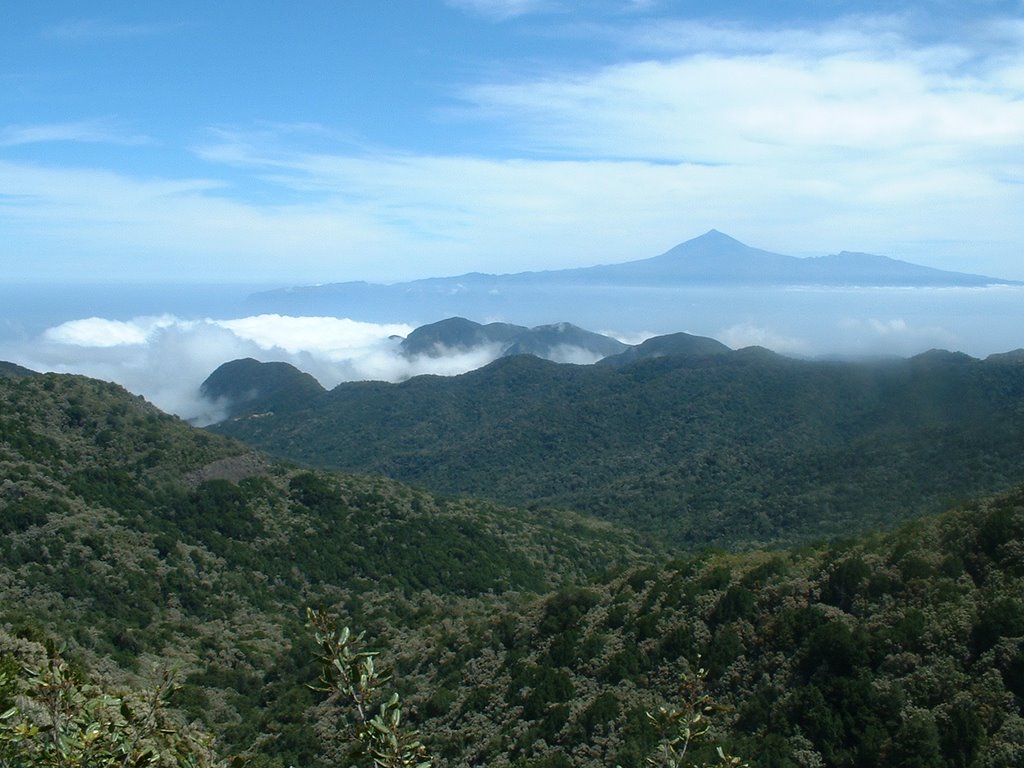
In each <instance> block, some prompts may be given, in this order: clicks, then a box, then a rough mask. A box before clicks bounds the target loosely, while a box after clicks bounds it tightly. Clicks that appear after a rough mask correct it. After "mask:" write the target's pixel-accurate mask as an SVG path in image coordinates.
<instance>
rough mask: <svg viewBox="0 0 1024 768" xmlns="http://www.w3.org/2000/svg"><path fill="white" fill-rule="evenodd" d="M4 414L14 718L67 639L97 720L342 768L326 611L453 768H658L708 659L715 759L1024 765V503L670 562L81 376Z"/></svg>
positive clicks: (4, 664)
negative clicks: (100, 708) (173, 679)
mask: <svg viewBox="0 0 1024 768" xmlns="http://www.w3.org/2000/svg"><path fill="white" fill-rule="evenodd" d="M947 364H949V365H954V364H959V363H957V362H956V361H947ZM962 405H963V407H965V408H971V407H972V405H971V401H970V400H969V399H967V400H965V401H964V402H963V404H962ZM0 419H2V421H0V478H2V479H0V482H2V485H0V524H2V525H3V534H4V535H3V537H2V538H0V715H2V714H4V712H3V710H4V709H5V704H10V702H11V701H12V700H13V697H15V696H16V695H18V690H19V686H20V687H21V690H22V692H23V693H24V691H26V690H28V691H29V692H31V690H30V688H31V685H33V684H34V683H33V682H32V679H38V675H37V676H36V678H31V676H30V679H24V678H19V677H18V674H17V673H18V668H19V665H20V663H21V662H22V661H24V659H25V657H26V656H28V657H31V658H33V659H35V664H36V667H37V669H38V668H40V667H41V666H42V659H44V658H45V655H46V652H45V651H44V650H42V646H40V645H39V643H40V642H41V643H43V644H44V645H45V644H46V643H49V644H50V646H51V649H52V648H53V646H54V645H55V644H57V645H59V644H66V646H67V651H66V657H67V658H68V659H69V660H70V669H71V671H72V673H73V674H74V675H78V676H79V677H76V678H74V679H75V680H78V679H81V678H84V676H85V672H82V671H81V670H89V675H91V677H92V678H93V680H94V681H95V685H96V687H95V689H93V688H84V687H82V686H84V685H85V684H84V683H83V684H81V685H79V684H78V683H76V685H79V688H78V689H79V690H84V691H86V694H88V695H90V696H91V695H93V694H92V693H91V691H96V692H99V691H105V690H111V691H121V690H123V689H124V688H128V689H131V690H147V689H150V690H152V689H153V688H154V687H156V688H159V687H160V686H161V685H162V683H161V681H162V680H164V679H165V678H164V674H163V671H164V670H168V669H170V670H172V671H173V672H174V673H175V674H176V675H177V679H178V682H179V686H178V687H176V688H173V689H171V688H168V689H167V694H168V698H169V702H168V703H169V705H170V706H171V707H172V711H168V712H166V713H165V714H164V715H162V716H161V717H162V718H166V719H162V720H161V722H162V723H167V724H170V725H172V726H173V727H174V728H175V729H177V730H175V733H180V734H181V735H182V738H186V737H187V740H186V743H187V744H189V745H191V744H196V743H198V744H201V743H202V741H201V739H198V736H197V739H193V738H192V735H191V734H195V735H198V734H201V732H202V731H209V732H210V733H213V734H214V735H216V737H217V738H218V740H219V741H218V746H217V750H218V751H219V753H220V754H221V755H227V754H232V753H237V752H244V753H245V754H246V755H247V756H248V757H249V758H250V762H251V764H253V765H254V766H257V767H260V768H264V767H267V768H269V767H274V768H284V766H288V765H295V766H300V767H301V768H316V766H326V765H337V764H343V762H344V758H345V757H346V756H347V755H349V754H350V742H349V741H348V737H347V735H346V734H347V729H346V727H345V723H344V722H343V721H340V720H339V717H338V712H337V709H336V708H335V705H336V701H335V700H334V699H331V698H328V699H327V700H323V699H322V698H321V695H320V694H318V693H317V692H315V691H313V690H311V688H310V685H311V684H312V685H315V681H316V680H317V677H318V675H319V674H320V668H319V665H318V663H317V661H316V656H317V649H316V646H315V644H314V642H313V638H312V635H311V633H310V631H309V629H308V628H307V627H306V626H305V621H306V616H305V610H304V609H305V606H307V605H312V606H324V607H326V608H328V609H329V610H330V611H332V612H335V613H338V614H341V615H342V616H344V621H345V622H346V623H352V624H354V625H355V626H358V627H360V628H363V629H366V630H367V633H368V642H369V643H371V644H372V646H373V647H375V648H378V649H380V650H381V652H382V653H381V662H382V663H383V664H385V665H387V666H389V667H391V668H392V669H393V670H394V680H393V683H392V684H393V685H394V686H395V687H396V688H397V689H398V691H399V692H400V694H401V698H402V701H403V705H404V713H405V715H406V716H407V717H408V718H410V719H411V720H412V721H414V722H415V723H416V727H417V728H419V730H420V736H419V738H420V739H421V740H422V742H423V744H424V746H425V748H426V749H427V750H428V751H429V753H430V754H431V755H432V756H433V757H434V760H435V763H436V764H437V765H438V766H456V765H471V764H472V765H483V764H487V765H496V766H501V765H508V766H523V767H524V768H525V767H526V766H546V767H561V766H595V767H596V766H607V765H614V764H616V763H618V764H620V765H622V766H624V768H631V767H632V766H639V765H642V764H643V761H644V758H645V756H647V755H649V754H650V753H651V750H652V749H653V747H654V746H655V744H656V743H657V740H658V738H659V732H658V729H657V722H656V720H652V719H651V718H649V717H648V716H647V714H646V713H648V712H655V711H657V709H658V707H659V706H660V705H661V704H663V703H665V702H670V701H677V700H679V698H680V693H679V683H680V679H681V677H683V676H684V675H686V674H687V673H689V677H688V679H690V680H692V679H694V676H695V674H696V669H695V668H694V665H695V664H697V663H698V662H697V659H698V658H700V659H701V661H700V664H702V665H703V666H704V667H706V668H707V670H708V673H709V676H708V681H709V685H710V692H711V694H713V696H714V698H715V699H716V700H718V701H719V702H722V703H723V704H724V705H725V709H724V710H722V711H720V712H718V714H717V716H716V718H715V722H716V724H717V727H716V730H715V732H714V733H713V734H712V735H714V736H715V737H716V738H717V739H721V740H722V741H723V742H724V745H725V747H726V748H727V750H728V751H730V752H733V753H736V754H741V755H743V756H744V757H745V758H748V759H749V760H750V763H751V765H752V766H754V767H755V768H769V767H770V768H808V767H810V766H851V767H852V766H877V767H878V768H912V767H913V768H917V767H919V766H926V767H928V768H931V767H933V766H934V767H936V768H1003V767H1004V766H1014V765H1021V764H1024V710H1022V707H1024V597H1022V595H1024V487H1018V488H1016V489H1013V490H1010V491H1008V492H1006V493H1004V494H1003V495H1001V496H997V497H994V498H989V499H984V500H981V501H977V502H970V503H964V504H962V505H960V506H958V507H957V508H955V509H952V510H950V511H948V512H946V513H945V514H943V515H941V516H937V517H928V518H923V519H919V520H917V521H914V522H911V523H908V524H906V525H905V526H904V527H902V528H899V529H897V530H895V531H892V532H889V533H880V534H875V535H873V536H869V537H862V538H857V539H846V540H834V541H832V542H831V543H827V544H818V545H813V546H810V545H808V546H804V547H803V548H799V549H793V550H789V551H760V550H754V551H748V552H704V553H700V554H691V553H685V554H682V555H681V556H678V557H675V558H674V559H667V558H665V557H663V556H658V555H657V554H656V553H647V554H643V553H641V552H638V550H637V548H636V546H635V545H633V544H631V543H629V540H628V537H625V535H624V534H623V533H622V532H621V531H618V530H616V529H613V528H611V527H609V526H606V525H595V524H588V523H586V522H585V521H584V520H583V519H582V518H578V517H576V516H573V515H570V514H566V513H555V512H552V511H547V510H545V511H543V512H541V511H535V512H533V513H527V512H523V511H517V510H515V509H511V508H504V507H497V506H495V505H493V504H489V503H478V502H470V501H466V500H442V499H438V498H436V497H432V496H430V495H428V494H426V493H422V492H419V491H413V490H410V489H408V488H406V487H404V486H401V485H398V484H396V483H394V482H391V481H386V480H380V479H370V478H359V477H353V476H348V475H341V474H330V473H325V472H319V471H308V470H303V469H300V468H297V467H292V466H287V465H281V464H275V463H272V462H270V461H268V460H266V459H264V458H262V457H261V456H260V455H258V454H254V453H252V452H251V451H250V450H249V449H248V448H246V447H245V446H244V445H242V444H239V443H236V442H232V441H229V440H226V439H223V438H220V437H217V436H215V435H210V434H208V433H206V432H202V431H198V430H195V429H192V428H190V427H188V426H187V425H185V424H183V423H182V422H180V421H178V420H176V419H174V418H171V417H168V416H165V415H163V414H161V413H160V412H158V411H157V410H155V409H154V408H152V407H151V406H149V405H148V404H146V403H145V402H143V401H142V400H140V399H138V398H134V397H132V396H131V395H129V394H128V393H126V392H124V391H123V390H121V389H120V388H118V387H115V386H113V385H109V384H103V383H100V382H95V381H90V380H87V379H82V378H80V377H70V376H53V375H46V376H35V377H24V378H3V377H0ZM50 653H51V655H52V653H53V651H52V650H51V651H50ZM50 668H51V669H52V668H53V667H52V665H51V667H50ZM74 670H80V671H78V672H75V671H74ZM12 681H14V682H12ZM97 695H99V694H98V693H97ZM117 696H118V697H119V700H124V701H126V702H129V705H131V702H134V701H145V697H144V696H143V695H142V694H133V693H127V694H122V693H117ZM115 709H116V708H115ZM126 711H129V712H130V711H131V710H126ZM122 716H123V715H122ZM110 717H112V718H116V717H117V711H114V712H113V713H112V714H111V715H110ZM5 722H7V721H5ZM185 723H191V725H189V726H186V725H185ZM4 733H5V731H4V727H3V726H0V759H3V752H2V749H3V748H4V741H3V738H2V737H3V736H4ZM153 735H154V733H151V734H150V736H153ZM147 738H148V736H147ZM140 743H142V742H140ZM118 744H119V743H115V744H114V747H116V748H120V747H119V746H118ZM114 747H112V748H114ZM142 756H143V757H144V754H143V755H142ZM200 756H201V757H203V759H204V760H206V759H212V757H211V756H209V755H206V753H202V752H201V753H200ZM692 758H693V759H695V760H705V759H707V760H713V759H714V755H713V754H710V753H706V752H703V753H702V752H701V751H700V750H699V749H697V750H696V751H694V752H693V753H692ZM140 764H141V763H140Z"/></svg>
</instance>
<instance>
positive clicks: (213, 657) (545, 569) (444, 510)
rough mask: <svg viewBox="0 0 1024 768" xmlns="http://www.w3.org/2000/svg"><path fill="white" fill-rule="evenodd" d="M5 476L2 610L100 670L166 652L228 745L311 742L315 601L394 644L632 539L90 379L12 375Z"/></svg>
mask: <svg viewBox="0 0 1024 768" xmlns="http://www.w3.org/2000/svg"><path fill="white" fill-rule="evenodd" d="M0 478H2V479H0V533H2V534H3V536H2V537H0V623H3V624H6V625H8V626H9V627H11V628H13V630H14V631H15V632H16V633H18V634H20V635H21V636H24V637H27V638H38V639H42V638H46V637H49V638H55V639H58V640H60V641H62V642H67V643H69V644H70V645H71V647H73V648H74V650H75V653H76V654H77V655H78V657H80V658H81V659H83V660H84V661H85V662H86V663H87V664H88V665H89V666H95V667H98V668H101V669H107V668H109V666H110V664H111V663H114V664H116V665H117V666H119V667H121V668H122V670H125V671H127V672H129V673H131V674H132V675H141V676H143V677H145V676H146V675H147V674H149V673H151V672H152V670H151V667H152V665H153V664H154V663H159V664H169V665H172V666H174V667H176V668H177V669H178V670H179V672H180V674H181V675H183V677H184V681H185V685H184V686H183V687H182V688H181V690H180V691H179V692H178V693H177V694H176V696H177V699H176V701H177V703H178V704H179V705H180V706H181V707H183V708H184V709H185V711H186V712H188V713H190V714H191V715H192V716H194V717H199V718H200V719H201V720H202V721H203V722H204V723H205V724H206V726H208V727H210V728H212V729H214V730H216V731H218V732H219V733H220V735H221V736H222V737H224V738H225V739H226V742H227V744H228V745H231V746H234V747H241V746H243V745H248V744H249V743H250V742H252V741H253V740H254V739H255V738H256V737H257V736H258V735H259V734H260V733H261V732H262V733H268V732H273V733H275V734H277V741H276V742H275V752H280V753H282V754H284V755H288V756H289V759H294V761H296V762H297V763H301V762H307V763H308V760H309V758H310V756H311V755H312V753H313V750H312V748H311V747H310V746H309V744H310V742H309V739H311V738H312V735H311V734H310V735H308V736H307V735H306V734H305V731H304V728H303V727H301V726H299V725H298V724H296V723H295V722H293V720H291V719H290V718H295V717H297V716H299V715H301V712H302V710H303V709H304V707H305V706H307V705H309V704H310V703H311V701H312V700H311V697H310V695H309V693H308V692H304V691H303V689H302V686H301V684H300V683H299V682H297V681H299V680H301V679H302V676H303V675H306V676H308V675H309V674H310V670H309V668H310V664H311V662H310V660H309V658H308V656H309V654H308V650H309V648H308V646H309V643H308V642H306V643H305V644H303V642H302V640H301V638H303V637H304V636H305V631H304V628H303V624H304V617H305V614H304V607H305V605H307V604H313V605H318V604H322V605H329V606H336V607H341V608H343V609H344V611H345V613H346V614H347V615H348V616H350V617H352V618H354V619H355V620H358V621H359V622H360V623H361V624H363V625H364V626H366V627H367V628H368V629H371V630H372V631H373V632H374V633H375V634H376V635H379V636H380V639H381V642H382V643H384V644H385V645H386V644H387V643H388V642H389V640H390V638H389V634H390V633H391V632H395V631H397V628H400V627H402V626H410V625H417V626H418V625H419V624H420V623H423V622H431V621H435V620H438V621H439V620H440V619H441V618H442V617H445V616H447V615H449V613H450V612H451V611H454V610H459V611H471V610H483V609H484V607H485V606H487V605H489V604H491V603H493V602H494V601H495V600H497V599H498V596H500V595H502V594H503V593H506V592H511V593H512V596H510V597H509V598H508V600H514V599H516V598H515V594H518V593H519V592H521V591H528V592H543V591H547V590H549V589H552V588H555V587H557V586H559V585H560V584H562V583H563V582H564V581H566V580H569V581H578V580H582V579H586V578H589V577H591V576H596V575H599V574H601V573H603V572H604V571H605V570H606V569H608V568H611V567H618V566H621V564H622V563H623V562H625V561H626V560H627V559H632V558H633V557H635V552H636V550H635V548H633V547H631V546H630V545H629V543H628V539H626V538H624V537H623V535H622V534H621V532H616V531H613V530H612V529H610V528H608V527H607V526H604V525H600V524H593V523H588V522H587V521H585V520H583V519H581V518H579V517H576V516H574V515H571V514H567V513H556V512H554V511H552V512H549V513H546V514H545V515H544V516H543V519H542V520H539V521H538V520H537V519H535V516H533V515H529V514H527V513H525V512H521V511H516V510H512V509H507V508H502V507H498V506H496V505H493V504H488V503H473V502H468V501H464V500H448V501H446V500H441V499H436V498H434V497H431V496H429V495H427V494H425V493H422V492H417V491H412V490H410V489H408V488H405V487H403V486H400V485H398V484H396V483H394V482H391V481H387V480H383V479H372V478H358V477H352V476H342V475H328V474H324V473H316V472H309V471H305V470H301V469H298V468H294V467H287V466H282V465H272V464H269V463H267V462H266V461H265V460H264V459H262V458H261V457H260V456H258V455H256V454H253V453H252V452H251V451H250V450H249V449H248V448H246V447H245V446H244V445H242V444H240V443H235V442H232V441H229V440H226V439H224V438H220V437H216V436H214V435H210V434H208V433H205V432H203V431H200V430H196V429H193V428H191V427H189V426H188V425H186V424H184V423H183V422H181V421H179V420H177V419H175V418H173V417H170V416H167V415H165V414H162V413H160V412H159V411H158V410H157V409H155V408H153V407H152V406H150V405H148V404H147V403H145V402H144V401H142V400H141V399H140V398H135V397H132V396H131V395H129V394H128V393H126V392H125V391H124V390H122V389H120V388H119V387H116V386H114V385H110V384H105V383H101V382H98V381H92V380H88V379H84V378H81V377H72V376H55V375H46V376H37V377H25V378H4V377H0ZM285 681H287V683H286V682H285ZM286 691H287V692H286ZM279 710H284V711H285V712H287V713H288V714H287V716H285V715H282V714H281V712H280V711H279ZM281 718H284V720H283V721H282V720H281ZM300 719H301V718H300ZM268 729H269V731H268ZM289 729H291V730H289ZM293 731H294V733H293ZM293 739H294V740H295V743H294V744H290V743H289V741H290V740H293ZM303 739H305V740H306V741H303Z"/></svg>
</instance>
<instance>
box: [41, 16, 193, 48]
mask: <svg viewBox="0 0 1024 768" xmlns="http://www.w3.org/2000/svg"><path fill="white" fill-rule="evenodd" d="M181 26H182V25H181V24H171V23H125V22H117V21H109V20H106V19H72V20H68V21H63V22H61V23H60V24H55V25H54V26H51V27H48V28H47V29H46V30H44V31H43V37H45V38H46V39H48V40H57V41H63V42H95V41H102V40H120V39H127V38H136V37H152V36H153V35H161V34H164V33H166V32H169V31H171V30H174V29H178V28H180V27H181Z"/></svg>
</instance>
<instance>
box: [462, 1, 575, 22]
mask: <svg viewBox="0 0 1024 768" xmlns="http://www.w3.org/2000/svg"><path fill="white" fill-rule="evenodd" d="M445 3H446V4H447V5H450V6H451V7H453V8H458V9H460V10H463V11H467V12H469V13H472V14H474V15H476V16H482V17H484V18H486V19H492V20H495V21H506V20H507V19H513V18H516V17H517V16H525V15H527V14H531V13H540V12H543V11H548V10H552V8H557V7H558V5H559V3H558V2H557V1H556V0H445Z"/></svg>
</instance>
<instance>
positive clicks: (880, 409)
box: [211, 340, 1024, 549]
mask: <svg viewBox="0 0 1024 768" xmlns="http://www.w3.org/2000/svg"><path fill="white" fill-rule="evenodd" d="M674 341H675V342H676V346H678V340H674ZM701 341H703V342H705V346H706V343H707V341H708V340H701ZM723 349H724V348H723ZM701 350H705V347H702V346H697V347H695V349H694V352H693V353H691V354H673V355H668V356H665V357H660V358H655V359H646V360H639V361H636V362H633V363H632V364H627V365H622V366H612V365H607V366H605V365H597V366H572V365H557V364H554V363H550V362H546V361H543V360H538V359H536V358H533V357H529V356H520V357H514V358H509V359H503V360H499V361H497V362H495V363H493V364H492V365H489V366H487V367H485V368H483V369H480V370H478V371H474V372H472V373H468V374H465V375H463V376H457V377H451V378H442V377H434V376H423V377H417V378H415V379H411V380H409V381H406V382H404V383H402V384H397V385H392V384H385V383H374V382H362V383H350V384H341V385H339V386H338V387H336V388H335V389H334V390H332V391H330V392H320V393H319V394H317V395H316V396H311V397H308V398H306V399H305V403H304V405H300V404H298V403H296V402H295V400H294V399H291V400H288V401H287V402H280V403H279V402H277V400H278V398H277V397H276V396H275V395H274V394H273V393H272V392H268V393H267V395H266V396H265V397H261V396H259V395H257V396H255V397H254V399H253V400H252V401H251V402H248V403H240V404H238V406H237V408H236V411H235V418H232V419H230V420H228V421H225V422H223V423H222V424H219V425H217V426H215V427H213V429H214V430H215V431H217V432H220V433H223V434H228V435H232V436H235V437H239V438H241V439H243V440H245V441H247V442H249V443H251V444H252V445H254V446H258V447H260V448H263V449H265V450H268V451H270V452H272V453H275V454H277V455H280V456H284V457H288V458H290V459H293V460H297V461H301V462H304V463H308V464H311V465H316V466H321V467H335V468H340V469H345V470H348V471H358V472H368V473H375V474H383V475H386V476H389V477H393V478H396V479H400V480H402V481H405V482H410V483H413V484H415V485H418V486H422V487H426V488H430V489H432V490H434V491H437V492H443V493H460V494H470V495H474V496H486V497H489V498H492V499H496V500H500V501H503V502H505V503H511V504H517V505H538V504H540V505H547V506H556V507H564V508H569V509H574V510H577V511H582V512H586V513H589V514H593V515H596V516H599V517H602V518H605V519H608V520H611V521H614V522H616V523H619V524H621V525H625V526H629V527H632V528H634V529H636V530H639V531H641V532H644V533H647V534H651V535H652V536H653V537H654V538H657V539H659V540H663V539H665V538H668V539H669V540H671V541H672V542H673V543H674V544H676V545H681V546H684V547H686V548H688V549H695V548H699V547H701V546H706V545H708V544H723V545H730V546H731V545H735V544H738V543H740V544H744V543H745V544H750V543H755V544H763V543H765V542H775V543H790V542H795V541H800V540H807V539H808V538H815V537H824V536H833V535H843V534H846V533H849V532H851V531H867V530H873V529H875V528H877V527H878V526H880V525H882V526H885V525H891V524H892V522H893V521H894V520H898V519H902V518H908V517H911V516H914V515H918V514H922V513H929V512H938V511H941V510H942V509H944V508H945V507H947V506H948V505H949V504H950V503H953V502H955V501H956V500H959V499H964V498H969V497H971V496H976V495H979V494H987V493H993V492H997V491H1000V490H1003V489H1006V488H1009V487H1010V486H1012V485H1013V484H1014V483H1017V482H1022V481H1024V407H1022V403H1024V361H1022V359H1021V357H1020V356H1019V355H1018V356H1013V355H1008V356H999V357H992V358H990V359H988V360H986V361H979V360H975V359H973V358H969V357H967V356H966V355H959V354H952V353H947V352H931V353H927V354H924V355H920V356H918V357H915V358H912V359H909V360H887V361H879V362H872V363H867V362H861V363H852V362H823V361H816V362H810V361H798V360H791V359H787V358H783V357H780V356H778V355H774V354H772V353H770V352H767V351H766V350H760V349H746V350H740V351H738V352H728V351H726V352H723V351H722V349H718V348H717V347H716V348H708V349H707V350H706V352H707V353H703V352H702V351H701ZM250 367H252V366H250ZM241 373H243V372H242V371H240V370H237V371H236V370H235V369H234V368H233V367H232V366H225V367H224V368H223V369H221V370H220V371H218V372H217V373H216V374H214V376H211V381H213V382H217V383H218V386H219V388H220V389H219V391H221V392H226V391H230V389H231V386H232V383H233V385H234V387H235V388H236V389H240V388H251V387H252V386H254V385H255V384H254V382H258V379H257V378H253V376H252V375H251V372H248V369H247V371H246V372H245V375H244V376H242V375H241ZM296 373H297V372H296ZM253 413H256V414H258V417H249V416H250V414H253Z"/></svg>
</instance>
